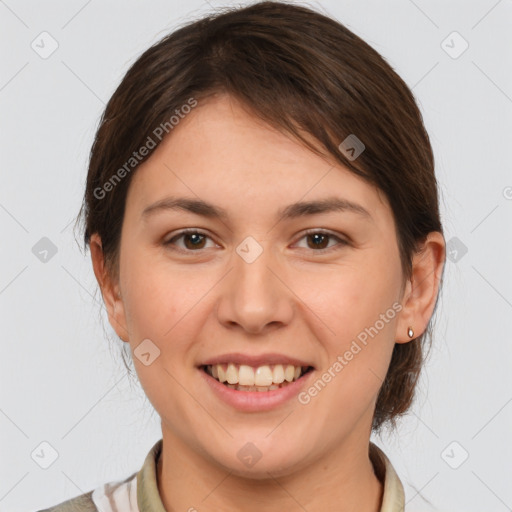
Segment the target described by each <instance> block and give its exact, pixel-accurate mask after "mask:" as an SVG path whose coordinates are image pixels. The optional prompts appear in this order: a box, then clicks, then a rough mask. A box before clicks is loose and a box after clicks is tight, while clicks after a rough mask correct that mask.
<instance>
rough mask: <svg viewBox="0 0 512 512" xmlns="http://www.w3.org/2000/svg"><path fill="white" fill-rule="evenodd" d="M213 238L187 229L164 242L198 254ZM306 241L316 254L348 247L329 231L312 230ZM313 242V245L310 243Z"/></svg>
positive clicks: (183, 250)
mask: <svg viewBox="0 0 512 512" xmlns="http://www.w3.org/2000/svg"><path fill="white" fill-rule="evenodd" d="M180 239H183V242H184V247H180V246H179V245H177V244H176V241H177V240H180ZM206 239H210V240H211V238H210V237H209V236H208V235H207V234H206V233H203V232H202V231H199V230H197V229H192V228H191V229H185V230H183V231H180V232H179V233H178V234H177V235H175V236H174V237H172V238H170V239H169V240H168V241H167V242H164V245H166V246H171V245H172V246H175V247H176V249H177V250H179V251H182V252H198V251H200V250H201V249H205V248H207V247H205V240H206ZM303 239H306V240H307V241H308V242H307V247H306V249H311V250H312V251H314V252H320V253H323V252H327V251H330V250H332V249H333V248H336V246H345V245H348V242H347V241H346V240H343V239H342V238H340V237H338V236H336V235H334V234H333V233H329V232H328V231H321V230H310V231H307V232H306V233H305V234H304V235H303V236H302V238H300V240H303ZM329 240H335V241H337V242H338V243H337V244H334V246H331V247H326V242H327V245H328V242H329ZM309 241H311V243H309Z"/></svg>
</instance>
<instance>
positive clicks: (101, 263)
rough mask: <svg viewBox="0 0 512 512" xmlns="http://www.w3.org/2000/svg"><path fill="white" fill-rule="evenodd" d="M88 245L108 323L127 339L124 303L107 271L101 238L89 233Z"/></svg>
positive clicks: (120, 336) (120, 335)
mask: <svg viewBox="0 0 512 512" xmlns="http://www.w3.org/2000/svg"><path fill="white" fill-rule="evenodd" d="M89 247H90V251H91V260H92V266H93V270H94V275H95V276H96V280H97V281H98V285H99V287H100V291H101V295H102V297H103V302H104V303H105V308H106V310H107V313H108V320H109V322H110V325H111V326H112V328H113V329H114V330H115V332H116V334H117V335H118V336H119V338H121V340H123V341H128V331H127V329H126V315H125V312H124V303H123V301H122V299H121V293H120V291H119V284H118V283H114V282H113V281H112V279H111V276H110V275H109V273H108V271H107V268H106V266H105V259H104V256H103V249H102V245H101V238H100V236H99V235H98V234H97V233H94V234H93V235H91V239H90V243H89Z"/></svg>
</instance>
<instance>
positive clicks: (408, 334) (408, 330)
mask: <svg viewBox="0 0 512 512" xmlns="http://www.w3.org/2000/svg"><path fill="white" fill-rule="evenodd" d="M407 336H409V338H412V337H413V336H414V331H413V330H412V327H409V329H407Z"/></svg>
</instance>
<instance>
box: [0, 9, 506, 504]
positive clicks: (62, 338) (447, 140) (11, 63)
mask: <svg viewBox="0 0 512 512" xmlns="http://www.w3.org/2000/svg"><path fill="white" fill-rule="evenodd" d="M221 5H229V3H223V4H221V3H217V2H213V1H210V2H209V3H204V2H202V1H201V0H196V1H190V2H186V3H183V4H182V3H178V2H176V1H170V0H167V1H163V0H160V1H156V0H152V1H150V2H140V1H139V2H137V1H134V0H130V1H126V0H123V1H103V2H100V1H99V0H92V1H91V0H90V1H88V2H87V1H84V0H73V1H69V0H68V1H66V2H64V1H62V0H61V1H46V2H37V1H34V0H32V1H20V0H5V1H0V34H1V36H0V37H1V44H0V52H1V75H0V108H1V118H0V119H1V134H0V135H1V139H0V140H1V158H2V162H1V166H0V172H1V182H0V183H1V185H0V223H1V224H0V225H1V241H2V242H1V249H0V251H1V252H0V258H1V260H0V262H1V273H0V308H1V315H2V316H1V324H0V325H1V329H2V333H1V358H0V375H1V387H0V433H1V437H0V510H2V511H11V512H21V511H23V512H27V511H31V510H38V509H41V508H45V507H47V506H50V505H55V504H57V503H59V502H61V501H64V500H65V499H68V498H71V497H73V496H76V495H78V494H81V493H84V492H86V491H89V490H91V489H92V488H94V487H96V486H98V485H99V484H101V483H104V482H107V481H113V480H117V479H124V478H125V477H127V476H128V475H130V474H132V473H134V472H135V471H137V470H138V469H139V468H140V466H141V465H142V463H143V460H144V458H145V456H146V454H147V452H148V451H149V449H150V448H151V446H152V445H153V443H154V442H156V441H157V440H158V439H159V438H160V434H161V432H160V425H159V419H158V416H157V415H156V413H155V412H154V411H153V409H152V407H151V406H150V404H149V403H148V401H147V399H145V397H144V394H143V392H142V391H141V390H140V388H138V387H137V386H131V385H130V383H129V379H128V378H127V377H126V370H125V369H124V366H123V364H122V360H121V355H120V352H119V347H120V346H121V342H119V341H117V342H116V341H112V342H110V341H108V340H107V338H108V337H110V338H111V339H112V340H115V339H116V337H115V335H114V331H113V330H112V329H111V327H110V325H109V324H108V321H107V319H106V315H105V314H104V311H103V310H102V309H101V303H100V299H101V296H100V294H99V292H98V290H97V285H96V281H95V279H94V274H93V272H92V267H91V263H90V255H89V252H87V253H86V254H83V253H82V252H81V251H80V249H79V245H78V243H77V241H76V240H75V238H74V235H73V221H74V219H75V217H76V215H77V213H78V210H79V207H80V203H81V199H82V193H83V189H84V180H85V176H86V168H87V159H88V153H89V150H90V146H91V143H92V139H93V136H94V133H95V129H96V127H97V123H98V120H99V117H100V114H101V112H102V110H103V108H104V104H105V103H106V101H107V100H108V98H109V97H110V95H111V94H112V93H113V92H114V89H115V88H116V87H117V85H118V83H119V82H120V80H121V79H122V77H123V76H124V74H125V72H126V71H127V69H128V67H129V66H130V65H131V64H132V63H133V62H134V60H136V58H137V57H138V56H139V55H140V54H141V53H142V52H143V51H144V50H145V49H146V48H147V47H149V46H150V45H151V44H152V43H154V42H156V41H157V40H159V39H160V38H161V37H163V36H164V35H165V34H167V33H168V32H170V31H171V30H172V29H174V28H175V27H177V26H178V25H180V24H182V23H183V22H185V21H187V20H191V19H193V18H197V17H199V16H200V15H201V14H204V13H206V12H208V11H211V10H212V7H217V6H221ZM310 5H311V6H313V7H315V8H317V9H318V10H321V11H323V12H325V13H327V14H329V15H331V16H333V17H335V18H336V19H338V20H339V21H340V22H342V23H344V24H345V25H346V26H347V27H348V28H349V29H351V30H352V31H354V32H355V33H356V34H357V35H359V36H361V37H362V38H363V39H364V40H365V41H367V42H368V43H369V44H370V45H372V46H373V47H374V48H375V49H376V50H377V51H378V52H380V53H381V54H382V55H383V56H384V57H385V58H386V59H387V61H388V62H389V63H390V64H391V65H392V66H393V67H394V68H395V69H396V71H397V72H398V73H399V74H400V75H401V76H402V77H403V79H404V80H405V81H406V83H407V84H408V85H409V86H410V87H411V88H412V89H413V92H414V94H415V96H416V98H417V100H418V103H419V105H420V108H421V110H422V113H423V115H424V120H425V124H426V127H427V130H428V132H429V134H430V136H431V141H432V144H433V147H434V152H435V157H436V172H437V176H438V178H439V181H440V186H441V207H442V218H443V222H444V227H445V235H446V239H447V241H449V240H451V239H452V238H453V237H457V238H458V239H459V240H460V241H461V243H462V244H464V246H465V247H466V248H467V253H466V254H464V255H463V256H462V257H461V254H462V252H461V251H460V248H459V249H458V252H457V257H455V253H452V255H451V258H452V259H455V260H457V261H456V262H455V261H450V260H448V261H447V268H446V272H445V282H444V290H443V292H442V295H441V299H440V303H439V306H438V315H437V317H436V330H435V339H434V349H433V351H432V354H431V357H430V360H429V363H428V366H427V369H426V372H425V374H424V378H423V379H422V381H421V384H420V388H419V390H418V399H417V401H416V403H415V405H414V407H413V409H412V411H411V413H410V414H409V416H408V417H407V418H406V419H404V420H403V421H402V422H401V423H400V428H399V433H398V435H392V436H387V435H386V436H383V437H382V438H376V439H374V441H375V442H376V443H377V444H379V445H380V446H382V447H383V448H384V450H385V452H386V453H387V454H388V456H389V457H390V459H391V460H392V462H393V464H394V466H395V468H396V470H397V472H398V474H399V476H400V478H401V480H402V482H403V484H404V487H405V490H406V500H407V505H406V510H407V511H418V512H421V511H427V510H429V511H430V510H438V511H446V512H448V511H449V512H457V511H461V512H462V511H464V512H482V511H484V510H485V511H486V512H489V511H496V512H501V511H506V510H511V509H512V487H511V486H510V478H511V474H512V467H511V466H512V465H511V463H510V460H511V459H512V443H511V442H510V439H509V437H508V436H507V434H510V432H511V426H512V377H511V371H510V370H511V367H512V343H511V335H510V332H511V327H512V320H511V319H512V270H511V263H512V242H511V235H512V229H511V227H512V200H511V199H512V188H511V187H512V171H511V164H510V159H509V156H508V155H509V151H510V147H511V143H512V138H511V136H512V71H511V64H512V63H511V53H512V52H511V49H512V30H511V28H512V2H511V0H501V1H496V0H479V1H474V0H473V1H467V0H466V1H462V0H460V1H454V0H450V1H444V0H443V1H441V0H438V1H425V0H415V1H414V2H413V1H412V0H394V1H387V2H382V1H377V0H375V1H369V0H359V1H337V2H335V1H329V2H320V3H317V2H310ZM43 31H47V32H48V33H49V34H51V37H52V38H53V39H55V40H56V41H57V42H58V48H57V50H56V51H55V52H54V53H53V54H52V55H50V56H49V57H48V58H46V59H43V58H41V57H40V56H39V54H38V53H36V52H35V51H34V50H33V49H32V48H31V43H32V41H34V40H36V43H37V41H40V38H39V39H38V36H39V34H40V33H41V32H43ZM453 31H457V32H458V33H459V34H460V35H461V36H462V37H463V38H464V40H466V41H467V43H469V47H468V49H467V50H466V51H465V52H464V53H462V54H461V55H460V56H458V57H457V58H452V57H451V56H450V55H449V54H448V53H447V52H446V51H445V50H444V49H443V46H442V42H443V40H445V39H446V38H447V36H448V35H449V34H451V33H452V32H453ZM45 37H46V36H45ZM452 40H453V42H452ZM46 41H47V44H46V45H45V47H46V48H50V46H49V42H50V40H49V39H47V40H46ZM444 44H445V45H446V44H447V45H449V46H452V49H451V52H452V53H454V52H458V51H459V50H460V49H461V48H462V46H461V45H462V44H463V41H462V40H461V39H457V36H455V39H453V36H452V37H451V38H449V39H448V40H447V42H446V43H444ZM39 45H40V46H42V44H41V43H39ZM507 187H509V188H507ZM42 237H48V238H49V239H50V240H51V241H52V243H53V244H55V246H56V248H57V253H56V254H55V255H54V256H53V257H52V258H50V259H49V261H47V262H46V263H43V262H41V261H40V260H39V259H38V258H37V257H36V256H35V255H34V253H33V252H32V248H33V246H34V245H35V244H36V243H37V242H38V241H39V240H40V239H41V238H42ZM77 238H78V234H77ZM78 242H80V239H79V238H78ZM451 243H453V241H452V242H451ZM450 247H454V246H450ZM103 326H104V327H103ZM43 441H46V442H48V443H50V445H51V446H53V447H54V449H55V450H56V451H57V452H58V455H59V456H58V458H57V460H56V461H55V462H54V463H53V464H52V465H51V466H50V467H49V468H48V469H42V468H41V467H40V466H39V465H38V464H36V462H35V461H34V460H33V459H32V458H31V453H32V452H33V451H34V450H35V449H36V448H38V447H39V445H40V443H41V442H43ZM453 441H456V443H458V444H456V445H451V446H450V447H449V448H448V450H447V451H445V448H446V447H448V446H449V445H450V444H451V443H452V442H453ZM465 452H467V453H468V455H469V456H468V458H467V460H465V461H464V462H463V463H462V464H461V465H460V466H459V467H458V468H457V469H453V468H452V467H450V465H449V464H448V462H450V464H451V465H452V466H456V465H458V464H460V462H461V460H462V458H463V455H464V453H465ZM45 453H49V450H47V451H46V452H45ZM443 454H444V457H443ZM429 502H430V504H429Z"/></svg>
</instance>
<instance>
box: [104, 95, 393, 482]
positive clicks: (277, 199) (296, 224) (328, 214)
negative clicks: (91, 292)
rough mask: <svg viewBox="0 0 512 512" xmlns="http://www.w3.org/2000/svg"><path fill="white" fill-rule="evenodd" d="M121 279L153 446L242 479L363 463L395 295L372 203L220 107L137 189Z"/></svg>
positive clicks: (338, 173) (193, 124) (348, 182)
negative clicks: (153, 420) (339, 461)
mask: <svg viewBox="0 0 512 512" xmlns="http://www.w3.org/2000/svg"><path fill="white" fill-rule="evenodd" d="M171 198H172V199H174V200H180V199H183V200H189V201H203V202H205V203H208V204H209V205H212V206H213V208H207V207H205V206H204V205H203V206H202V207H200V206H197V204H196V206H195V207H194V208H192V207H191V208H190V209H189V208H187V206H186V203H184V202H183V203H182V207H178V206H176V204H177V203H176V202H175V203H174V207H172V204H171V202H170V201H171ZM330 200H332V201H336V200H338V201H339V207H338V208H334V209H332V208H331V209H328V208H327V209H325V208H323V209H322V208H320V207H318V205H317V207H316V208H315V207H314V206H311V205H310V207H309V208H307V207H300V206H295V207H289V206H290V205H291V204H292V203H297V202H301V203H304V202H327V201H330ZM166 201H167V203H166ZM158 204H160V207H158ZM325 204H327V203H324V206H325ZM188 205H189V206H191V205H192V203H188ZM214 212H217V213H219V212H221V215H220V216H216V215H215V214H214ZM184 230H190V232H188V233H183V231H184ZM119 275H120V277H119V291H120V293H121V296H122V301H121V302H120V304H119V307H117V313H116V315H117V316H116V325H114V328H118V326H119V325H122V326H123V328H124V329H125V331H124V332H126V333H127V336H128V339H129V343H130V345H131V349H132V351H133V360H134V364H135V368H136V370H137V373H138V376H139V378H140V381H141V384H142V386H143V388H144V390H145V392H146V394H147V396H148V398H149V400H150V401H151V403H152V404H153V406H154V407H155V409H156V411H157V412H158V414H159V415H160V417H161V420H162V430H163V437H164V444H165V442H166V439H168V440H169V443H171V441H172V443H173V444H174V445H175V446H181V447H183V449H187V450H188V451H189V452H190V453H193V454H194V455H195V456H197V457H198V458H199V459H198V460H202V461H205V463H206V464H210V465H214V466H215V465H216V466H219V467H222V468H224V469H227V470H229V471H233V472H234V473H236V474H240V475H251V476H252V477H253V478H258V477H261V478H263V477H264V476H266V474H267V471H270V472H272V474H274V475H276V476H277V475H285V474H289V473H291V472H293V471H296V470H300V469H301V468H306V467H308V466H310V465H311V464H313V463H315V461H321V460H323V461H326V460H328V459H329V458H330V457H334V456H335V455H336V454H337V455H339V454H340V452H341V451H343V450H344V451H345V452H344V453H345V454H346V453H349V451H350V448H349V447H350V446H356V445H357V444H358V442H357V440H358V439H359V440H361V439H364V438H365V437H366V445H365V448H366V449H367V440H368V436H369V432H370V426H371V420H372V415H373V411H374V407H375V402H376V398H377V394H378V391H379V388H380V385H381V383H382V379H383V378H384V376H385V374H386V371H387V368H388V365H389V362H390V358H391V353H392V350H393V346H394V343H395V341H396V330H397V320H398V318H399V316H400V314H399V311H400V307H401V306H400V299H401V291H402V284H403V281H402V279H403V276H402V272H401V265H400V257H399V252H398V243H397V238H396V233H395V224H394V220H393V216H392V212H391V209H390V207H389V204H388V203H387V201H386V200H385V198H384V197H383V195H382V194H380V193H379V192H378V191H377V190H376V189H375V188H374V187H372V186H371V185H369V184H368V183H366V182H365V181H363V180H362V179H360V178H359V177H357V176H355V175H354V174H352V173H351V172H349V171H347V170H346V169H344V168H343V167H342V166H341V165H339V164H335V163H333V162H332V161H329V160H328V159H324V158H322V157H320V156H318V155H316V154H314V153H313V152H311V151H310V150H309V149H307V148H306V147H304V146H303V145H301V144H300V143H299V142H298V141H296V140H295V139H292V138H291V137H289V136H287V135H284V134H282V133H280V132H278V131H276V130H275V129H273V128H271V127H270V126H268V125H265V124H264V123H263V122H262V121H261V120H258V119H257V118H256V117H255V116H254V115H252V114H251V113H250V112H249V111H247V110H246V109H244V107H243V106H242V105H240V104H239V103H237V102H236V101H235V100H234V99H232V98H230V97H228V96H217V97H215V98H214V99H211V100H209V101H208V102H206V103H200V104H199V105H198V106H197V107H196V108H195V109H194V110H193V111H192V112H191V113H190V114H188V116H187V117H185V118H184V119H182V120H181V121H180V123H179V124H178V125H177V126H175V127H174V129H173V131H172V132H171V135H170V136H169V137H168V138H166V139H164V141H163V142H162V144H161V145H160V146H159V147H158V148H157V149H156V150H155V152H154V153H153V155H152V156H151V158H150V159H149V160H147V161H146V162H145V163H144V164H142V165H141V166H140V167H139V168H138V169H137V171H136V174H135V175H134V176H133V181H132V183H131V185H130V189H129V193H128V196H127V201H126V210H125V217H124V221H123V226H122V236H121V246H120V274H119ZM144 340H145V341H144ZM141 343H142V344H141ZM218 365H220V367H219V366H218ZM228 365H229V366H228ZM288 366H291V367H292V369H291V370H290V369H289V368H288V369H287V367H288ZM296 368H298V370H296ZM208 372H210V373H213V376H212V375H210V374H209V373H208ZM302 372H305V373H304V374H303V375H302V376H299V377H298V378H297V374H298V373H301V374H302ZM224 374H226V375H224ZM283 374H284V375H283ZM215 377H216V378H215ZM283 378H284V379H285V380H284V382H283ZM290 378H291V379H292V382H288V380H287V379H290ZM220 379H227V383H229V382H231V385H230V386H227V385H226V383H221V382H220V381H219V380H220ZM240 381H241V382H242V383H245V384H241V382H240ZM237 382H238V384H236V383H237ZM251 383H253V384H252V386H251ZM258 383H259V384H260V385H259V386H256V385H257V384H258ZM269 383H270V384H269ZM238 385H243V387H242V388H238V387H236V386H238ZM269 388H270V389H269ZM359 444H361V443H359ZM251 457H252V459H251ZM255 457H256V458H257V457H261V458H260V459H259V460H258V461H257V463H256V464H253V463H252V462H251V461H252V460H253V459H254V458H255Z"/></svg>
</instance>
